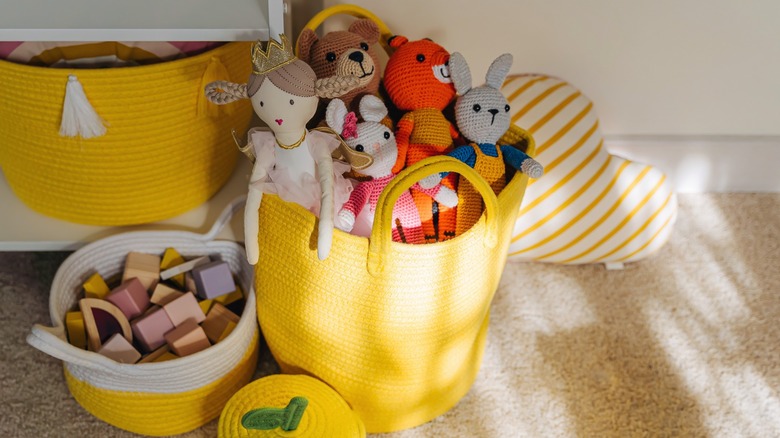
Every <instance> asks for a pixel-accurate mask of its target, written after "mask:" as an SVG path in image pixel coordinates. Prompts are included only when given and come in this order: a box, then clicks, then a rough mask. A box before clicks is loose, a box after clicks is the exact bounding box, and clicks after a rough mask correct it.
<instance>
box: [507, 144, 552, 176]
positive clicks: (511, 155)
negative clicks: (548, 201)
mask: <svg viewBox="0 0 780 438" xmlns="http://www.w3.org/2000/svg"><path fill="white" fill-rule="evenodd" d="M501 153H503V154H504V160H505V161H506V162H507V163H509V165H510V166H512V167H513V168H515V169H517V170H519V171H521V172H523V173H524V174H526V175H528V176H530V177H531V178H539V177H541V176H542V173H544V167H542V165H541V164H540V163H539V162H538V161H536V160H534V159H533V158H531V157H529V156H528V155H527V154H526V153H525V152H523V151H521V150H520V149H517V148H515V147H513V146H509V145H503V146H501Z"/></svg>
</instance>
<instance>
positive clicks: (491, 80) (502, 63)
mask: <svg viewBox="0 0 780 438" xmlns="http://www.w3.org/2000/svg"><path fill="white" fill-rule="evenodd" d="M512 59H513V58H512V54H511V53H504V54H503V55H501V56H499V57H498V58H496V59H495V61H493V63H492V64H490V68H488V71H487V74H486V75H485V84H487V86H488V87H491V88H495V89H496V90H500V89H501V86H502V85H503V84H504V79H506V75H508V74H509V69H510V68H512Z"/></svg>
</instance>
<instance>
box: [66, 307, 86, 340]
mask: <svg viewBox="0 0 780 438" xmlns="http://www.w3.org/2000/svg"><path fill="white" fill-rule="evenodd" d="M65 327H66V328H67V329H68V342H70V344H71V345H73V346H74V347H78V348H81V349H84V350H86V349H87V329H86V327H85V326H84V315H83V314H82V313H81V311H79V310H76V311H74V312H68V313H66V314H65Z"/></svg>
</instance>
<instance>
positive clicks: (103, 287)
mask: <svg viewBox="0 0 780 438" xmlns="http://www.w3.org/2000/svg"><path fill="white" fill-rule="evenodd" d="M109 292H110V289H109V288H108V284H106V281H105V280H103V277H101V276H100V274H98V273H97V272H95V273H94V274H92V276H91V277H89V279H87V281H85V282H84V297H85V298H100V299H101V300H104V299H106V295H108V293H109Z"/></svg>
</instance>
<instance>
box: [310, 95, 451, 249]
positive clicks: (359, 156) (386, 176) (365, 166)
mask: <svg viewBox="0 0 780 438" xmlns="http://www.w3.org/2000/svg"><path fill="white" fill-rule="evenodd" d="M359 108H360V116H361V117H362V118H363V120H364V122H362V123H357V116H356V115H355V113H354V112H347V107H346V105H345V104H344V102H342V101H341V100H339V99H333V100H332V101H331V102H330V104H329V105H328V109H327V111H326V114H325V120H326V122H327V123H328V126H330V127H331V128H332V129H333V130H335V131H336V132H338V133H340V134H341V136H342V138H343V139H344V141H345V143H346V144H347V146H348V148H343V149H344V150H343V152H344V154H345V155H346V156H347V161H349V162H350V163H351V164H352V167H353V168H354V169H355V170H357V171H359V172H360V173H362V174H364V175H368V176H370V177H372V178H373V179H371V180H369V181H364V182H361V183H360V184H358V185H357V186H356V187H355V189H354V190H353V191H352V193H351V194H350V197H349V200H348V201H347V202H346V203H345V204H344V206H343V207H342V208H341V211H339V213H338V214H337V215H336V218H335V221H334V222H335V226H336V227H337V228H339V229H341V230H344V231H347V232H351V233H352V234H356V235H359V236H366V237H367V236H369V235H370V233H371V226H372V224H373V221H374V214H375V212H376V208H377V201H378V200H379V195H380V194H381V193H382V190H384V188H385V187H386V186H387V184H389V183H390V181H391V180H392V179H393V178H394V177H395V175H396V174H395V173H393V171H392V169H393V165H394V164H395V162H396V159H397V158H398V146H397V144H396V141H395V136H394V135H393V133H392V132H391V130H390V129H389V128H388V127H387V126H385V125H384V124H382V123H380V122H381V121H382V120H383V119H384V118H385V116H387V108H386V107H385V105H384V103H383V102H382V101H381V100H380V99H379V98H377V97H375V96H371V95H367V96H363V98H362V99H361V100H360V106H359ZM440 179H441V178H440V177H439V175H432V176H431V177H429V178H426V179H424V180H423V181H421V182H419V183H416V184H415V185H414V186H413V188H414V189H415V190H417V191H419V192H422V193H425V194H427V195H428V196H430V197H432V198H433V199H434V200H436V201H437V202H439V203H441V204H442V205H445V206H447V207H455V205H457V203H458V196H457V194H456V193H455V192H454V191H453V190H452V189H450V188H448V187H446V186H443V185H441V184H439V181H440ZM393 240H394V241H396V242H405V243H425V236H424V234H423V229H422V223H421V221H420V214H419V212H418V210H417V207H416V205H415V203H414V199H413V198H412V195H411V194H410V193H409V192H408V191H406V192H404V193H403V194H402V195H401V196H400V197H399V198H398V201H397V202H396V204H395V206H394V208H393Z"/></svg>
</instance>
